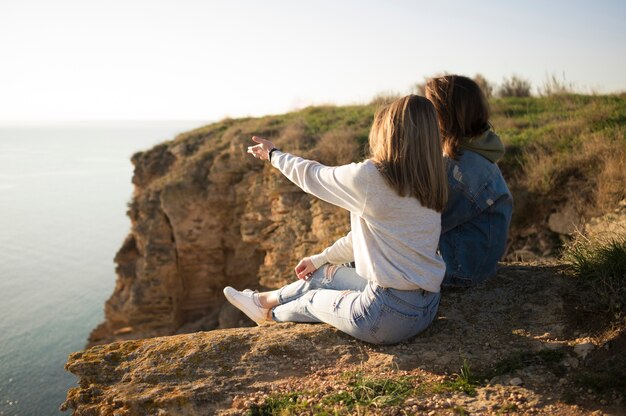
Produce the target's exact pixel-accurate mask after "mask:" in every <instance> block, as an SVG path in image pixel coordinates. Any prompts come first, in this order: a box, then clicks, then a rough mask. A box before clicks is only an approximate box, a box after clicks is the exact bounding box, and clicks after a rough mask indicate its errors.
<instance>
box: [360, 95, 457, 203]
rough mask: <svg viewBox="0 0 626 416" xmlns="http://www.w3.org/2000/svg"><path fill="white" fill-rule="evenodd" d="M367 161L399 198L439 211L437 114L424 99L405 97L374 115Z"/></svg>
mask: <svg viewBox="0 0 626 416" xmlns="http://www.w3.org/2000/svg"><path fill="white" fill-rule="evenodd" d="M369 144H370V158H371V159H372V161H373V162H374V163H375V164H376V167H377V168H378V171H379V172H380V173H381V174H382V175H383V177H384V178H385V181H386V182H387V183H388V184H389V185H390V186H391V187H392V188H393V189H395V190H396V192H397V193H398V195H400V196H405V195H409V196H413V197H415V198H417V199H418V200H419V201H420V203H421V204H422V205H423V206H424V207H427V208H430V209H433V210H435V211H437V212H441V211H443V208H444V207H445V205H446V201H447V198H448V182H447V179H446V173H445V167H444V162H443V154H442V151H441V139H440V135H439V127H438V124H437V113H436V111H435V108H434V107H433V105H432V103H431V102H430V101H428V100H427V99H426V98H424V97H420V96H417V95H408V96H406V97H404V98H400V99H399V100H396V101H394V102H392V103H390V104H388V105H386V106H385V107H383V108H381V109H380V110H378V111H377V112H376V115H375V116H374V123H373V125H372V129H371V130H370V135H369Z"/></svg>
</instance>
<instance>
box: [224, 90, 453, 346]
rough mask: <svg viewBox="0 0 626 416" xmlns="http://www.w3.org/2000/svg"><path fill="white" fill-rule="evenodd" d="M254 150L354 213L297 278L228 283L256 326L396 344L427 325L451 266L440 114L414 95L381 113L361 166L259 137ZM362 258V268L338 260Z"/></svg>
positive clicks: (297, 270) (358, 261)
mask: <svg viewBox="0 0 626 416" xmlns="http://www.w3.org/2000/svg"><path fill="white" fill-rule="evenodd" d="M252 140H253V141H254V142H256V143H257V144H256V145H255V146H251V147H249V148H248V153H251V154H252V155H253V156H254V157H256V158H259V159H261V160H269V161H270V163H271V164H272V165H273V166H274V167H275V168H277V169H279V170H280V171H281V172H282V173H283V174H284V175H285V176H286V177H287V178H288V179H289V180H291V181H292V182H293V183H295V184H296V185H297V186H299V187H300V188H302V190H304V191H305V192H307V193H310V194H312V195H314V196H316V197H318V198H320V199H322V200H324V201H326V202H329V203H331V204H334V205H337V206H339V207H342V208H345V209H346V210H348V211H350V222H351V231H350V232H349V233H348V234H347V235H346V236H344V237H342V238H340V239H339V240H337V241H336V242H335V243H334V244H333V245H332V246H330V247H328V248H326V249H325V250H324V251H322V252H321V253H318V254H315V255H312V256H310V257H305V258H303V259H302V260H301V261H300V262H299V263H298V265H297V266H296V268H295V273H296V276H297V277H298V279H299V280H296V281H295V282H293V283H290V284H288V285H286V286H284V287H282V288H280V289H278V290H274V291H271V292H264V293H257V292H253V291H251V290H244V291H242V292H239V291H237V290H235V289H233V288H231V287H226V288H225V289H224V294H225V296H226V298H227V299H228V301H229V302H231V303H232V304H233V305H235V306H236V307H237V308H239V309H240V310H241V311H242V312H244V313H245V314H246V315H247V316H248V317H250V318H251V319H252V320H253V321H255V322H256V323H257V324H261V323H263V322H265V321H272V320H273V321H277V322H325V323H328V324H330V325H332V326H334V327H336V328H337V329H339V330H341V331H343V332H345V333H347V334H349V335H351V336H353V337H355V338H358V339H361V340H363V341H366V342H370V343H375V344H388V343H396V342H401V341H404V340H406V339H407V338H409V337H412V336H414V335H416V334H417V333H419V332H421V331H423V330H424V329H426V328H427V327H428V326H429V325H430V323H431V322H432V321H433V319H434V317H435V314H436V312H437V308H438V306H439V299H440V293H439V291H440V284H441V281H442V279H443V276H444V272H445V264H444V262H443V260H442V258H441V257H440V255H439V254H438V253H437V244H438V241H439V234H440V231H441V226H440V222H441V214H440V213H441V211H442V209H443V208H444V206H445V203H446V198H447V183H446V178H445V170H444V165H443V158H442V150H441V142H440V136H439V129H438V125H437V114H436V112H435V109H434V107H433V105H432V104H431V103H430V102H429V101H428V100H427V99H425V98H424V97H419V96H416V95H410V96H407V97H404V98H401V99H399V100H397V101H395V102H393V103H391V104H389V105H387V106H385V107H383V108H382V109H381V110H379V111H378V112H377V114H376V115H375V117H374V123H373V125H372V128H371V131H370V135H369V144H370V153H371V156H370V158H369V159H366V160H364V161H363V162H361V163H352V164H349V165H344V166H339V167H327V166H324V165H322V164H320V163H318V162H315V161H311V160H305V159H302V158H299V157H296V156H294V155H291V154H289V153H285V152H281V151H279V150H278V149H276V148H275V147H274V145H273V144H272V143H271V142H270V141H268V140H264V139H262V138H259V137H256V136H255V137H253V138H252ZM353 261H354V262H355V263H356V268H351V267H342V266H340V265H341V264H344V263H348V262H353Z"/></svg>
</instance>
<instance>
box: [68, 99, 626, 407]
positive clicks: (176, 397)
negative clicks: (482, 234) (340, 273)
mask: <svg viewBox="0 0 626 416" xmlns="http://www.w3.org/2000/svg"><path fill="white" fill-rule="evenodd" d="M492 109H493V113H494V116H493V119H492V121H493V124H494V126H495V127H496V130H497V131H498V133H499V134H501V136H502V137H503V139H504V141H505V143H506V145H507V155H506V156H505V159H504V160H503V161H502V162H501V163H500V166H501V169H502V170H503V173H504V175H505V177H506V179H507V182H508V183H509V185H510V187H511V190H512V192H513V195H514V198H515V204H516V206H515V211H514V218H513V224H512V229H511V235H510V242H509V248H508V253H507V255H506V260H507V261H509V263H507V264H505V266H504V268H503V269H502V270H501V272H500V273H499V274H498V276H497V277H496V278H494V279H492V280H491V281H489V282H488V283H487V284H486V285H485V286H482V287H478V288H475V289H472V290H469V291H463V292H450V291H448V292H445V293H444V296H443V300H442V304H441V307H440V313H439V316H438V318H437V320H436V322H435V323H434V324H433V325H432V327H431V328H429V329H428V330H427V331H426V332H425V333H423V334H421V335H419V336H417V337H415V338H413V339H411V340H409V341H408V342H406V343H403V344H399V345H396V346H387V347H374V346H370V345H367V344H364V343H361V342H359V341H356V340H354V339H351V338H350V337H348V336H345V335H343V334H341V333H338V332H337V331H335V330H334V329H332V328H330V327H328V326H325V325H295V324H281V325H272V326H266V327H261V328H256V327H255V328H237V329H224V328H229V327H242V326H246V325H250V324H251V322H250V321H249V320H247V319H246V318H245V317H244V316H243V315H241V313H239V312H238V311H237V310H235V309H234V308H232V307H231V306H230V305H228V304H227V303H226V302H225V300H224V299H223V295H222V292H221V291H222V288H223V287H224V286H225V285H231V286H234V287H236V288H240V289H241V288H244V287H249V288H275V287H279V286H280V285H282V284H284V283H286V282H288V281H290V280H291V279H292V278H293V277H292V269H293V267H294V265H295V264H296V263H297V261H298V260H300V258H301V257H303V256H305V255H308V254H311V253H314V252H317V251H319V250H321V249H323V248H324V247H326V246H328V245H329V244H331V243H332V242H333V241H335V239H336V238H338V237H340V236H342V235H343V234H345V232H346V231H347V229H348V215H347V213H345V212H342V211H341V210H339V209H336V208H334V207H332V206H330V205H328V204H325V203H323V202H320V201H317V200H315V199H313V198H310V197H309V196H307V195H306V194H304V193H302V192H301V191H300V190H299V189H298V188H296V187H295V186H293V185H292V184H290V183H289V182H288V181H287V180H286V179H284V178H283V177H281V176H280V175H278V174H277V172H276V171H275V170H273V169H272V168H271V167H270V166H269V165H268V164H266V163H263V162H260V161H258V160H255V159H253V158H251V157H248V155H247V154H246V153H245V150H246V147H247V146H248V145H249V140H250V137H251V136H252V135H253V134H256V135H260V136H264V137H267V138H269V139H271V140H273V141H274V142H275V144H276V145H277V146H278V147H280V148H282V149H284V150H287V151H292V152H295V153H297V154H300V155H302V156H304V157H311V158H315V159H317V160H320V161H321V162H323V163H326V164H329V165H333V164H342V163H347V162H350V161H352V160H359V159H361V158H362V157H363V155H364V154H365V149H364V145H365V144H366V142H367V133H368V130H369V126H370V123H371V119H372V115H373V113H374V110H375V108H374V106H373V105H367V106H352V107H317V108H307V109H304V110H302V111H298V112H294V113H289V114H285V115H279V116H269V117H264V118H258V119H240V120H223V121H221V122H219V123H214V124H211V125H208V126H205V127H202V128H200V129H197V130H194V131H191V132H188V133H184V134H182V135H180V136H178V137H176V138H175V139H174V140H172V141H169V142H166V143H162V144H160V145H158V146H156V147H154V148H152V149H150V150H147V151H145V152H140V153H137V154H136V155H134V156H133V158H132V161H133V164H134V165H135V173H134V176H133V183H134V185H135V191H134V195H133V199H132V201H131V202H130V204H129V210H128V216H129V218H130V220H131V229H130V233H129V235H128V237H127V238H126V240H125V241H124V243H123V245H122V247H121V248H120V250H119V251H118V253H117V255H116V256H115V261H116V264H117V269H116V272H117V282H116V287H115V290H114V293H113V294H112V295H111V297H110V299H109V300H108V301H107V303H106V305H105V321H104V322H103V323H102V324H101V325H99V326H98V327H97V328H96V329H94V331H93V332H92V334H91V336H90V339H89V343H90V344H91V345H95V346H93V347H91V348H89V349H87V350H85V351H82V352H77V353H74V354H72V355H71V356H70V358H69V360H68V363H67V366H66V368H67V370H68V371H70V372H72V373H74V374H75V375H77V376H78V378H79V386H78V387H76V388H74V389H71V390H70V391H69V392H68V397H67V400H66V402H65V403H64V405H63V408H64V409H70V410H73V412H74V414H76V415H109V414H111V415H112V414H115V415H146V414H147V415H163V414H188V415H195V414H198V415H200V414H203V415H204V414H213V413H223V414H242V413H248V414H354V413H357V414H363V413H372V414H421V413H426V414H437V413H442V414H464V412H475V413H478V414H483V413H520V414H528V413H530V414H588V413H590V412H592V411H596V410H600V411H608V412H609V413H620V412H624V411H626V409H624V407H623V402H622V400H623V397H624V395H625V394H626V384H625V383H624V380H626V377H624V374H626V359H625V358H624V357H626V354H624V353H625V352H626V341H625V337H624V327H625V326H626V325H624V322H623V316H622V315H618V316H611V315H610V314H607V311H606V309H605V308H603V307H602V306H598V303H597V302H596V297H597V295H598V293H596V292H594V290H596V289H597V288H596V289H594V290H591V289H589V287H588V286H587V287H586V286H585V285H584V284H580V282H578V283H577V282H576V281H575V280H574V279H573V278H571V277H567V276H565V275H563V274H561V270H562V267H563V266H562V265H559V264H558V263H550V262H554V261H555V259H556V258H558V255H559V254H558V253H559V250H560V249H561V246H562V243H563V242H567V241H568V240H569V239H570V233H571V232H572V231H573V230H574V229H575V227H576V226H580V225H581V224H583V223H584V222H585V221H586V220H587V219H589V218H592V217H597V216H598V215H599V214H603V213H607V212H608V213H610V214H611V215H618V216H620V218H621V221H624V217H625V216H626V212H625V210H626V208H625V207H624V205H625V204H624V203H623V202H622V205H621V208H618V209H617V210H616V211H615V212H614V211H613V210H614V208H615V207H619V206H620V205H619V203H620V201H624V200H625V198H626V186H625V179H624V174H623V172H624V161H625V159H626V130H625V129H624V127H623V126H624V120H626V118H625V117H626V116H625V115H626V96H625V95H619V96H597V97H587V96H571V95H566V96H556V97H544V98H524V99H516V98H514V99H504V100H495V101H494V102H492ZM611 221H613V220H611ZM605 222H606V221H604V222H603V221H600V223H601V224H603V223H605ZM621 227H623V226H621ZM622 229H623V228H622ZM622 254H623V253H622ZM520 259H523V260H528V259H531V260H532V259H542V261H546V260H547V261H548V263H528V262H527V263H514V262H512V261H515V260H520ZM613 289H615V290H617V291H618V292H620V291H621V292H620V293H623V291H622V290H621V289H620V287H614V288H613ZM600 290H603V289H602V288H601V289H600ZM220 328H222V329H220ZM208 330H211V331H209V332H202V331H208ZM175 334H179V335H175ZM181 334H185V335H181ZM164 335H173V336H165V337H164ZM150 337H157V338H150ZM141 338H145V339H141ZM113 341H115V342H113ZM111 342H112V343H111ZM106 343H109V344H107V345H96V344H106ZM464 363H467V364H468V365H469V368H468V367H467V366H464V367H463V369H462V370H461V368H462V366H463V364H464Z"/></svg>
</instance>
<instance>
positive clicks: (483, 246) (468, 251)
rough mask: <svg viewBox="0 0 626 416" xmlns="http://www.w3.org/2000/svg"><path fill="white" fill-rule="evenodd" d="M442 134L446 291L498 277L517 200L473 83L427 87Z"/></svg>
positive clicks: (451, 78) (447, 81) (459, 80)
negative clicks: (445, 187)
mask: <svg viewBox="0 0 626 416" xmlns="http://www.w3.org/2000/svg"><path fill="white" fill-rule="evenodd" d="M426 98H428V99H429V100H430V101H431V102H432V103H433V104H434V106H435V109H436V110H437V115H438V119H439V128H440V130H441V140H442V148H443V152H444V155H445V161H446V171H447V176H448V190H449V197H448V202H447V205H446V208H445V209H444V211H443V213H442V216H441V239H440V241H439V249H440V251H441V255H442V256H443V259H444V260H445V262H446V276H445V279H444V282H443V285H444V286H471V285H474V284H478V283H481V282H483V281H485V280H486V279H487V278H489V277H490V276H492V275H494V274H495V272H496V266H497V263H498V261H499V260H500V259H501V258H502V256H503V255H504V251H505V248H506V241H507V237H508V231H509V225H510V223H511V214H512V212H513V197H512V196H511V193H510V192H509V189H508V187H507V185H506V182H505V180H504V178H503V177H502V173H501V172H500V169H499V168H498V165H497V164H496V162H497V161H498V160H500V159H501V158H502V156H503V155H504V145H503V144H502V141H501V140H500V137H498V135H496V134H495V133H494V132H493V130H492V128H491V124H490V123H489V115H490V111H489V105H488V103H487V99H486V97H485V94H484V93H483V92H482V90H481V89H480V87H479V86H478V84H476V82H474V81H473V80H471V79H470V78H467V77H463V76H459V75H446V76H442V77H437V78H431V79H429V80H428V81H427V83H426Z"/></svg>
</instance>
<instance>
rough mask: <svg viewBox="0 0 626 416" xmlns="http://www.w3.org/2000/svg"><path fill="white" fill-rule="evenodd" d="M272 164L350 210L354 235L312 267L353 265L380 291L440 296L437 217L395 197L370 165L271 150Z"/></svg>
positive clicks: (411, 201) (411, 199) (314, 258)
mask: <svg viewBox="0 0 626 416" xmlns="http://www.w3.org/2000/svg"><path fill="white" fill-rule="evenodd" d="M272 165H273V166H274V167H276V168H278V169H280V171H281V172H282V173H283V174H284V175H285V176H286V177H287V178H289V180H291V181H292V182H293V183H295V184H296V185H298V186H299V187H300V188H302V190H303V191H305V192H307V193H310V194H312V195H314V196H316V197H318V198H320V199H322V200H324V201H326V202H329V203H331V204H333V205H337V206H339V207H342V208H345V209H347V210H348V211H350V224H351V228H352V230H351V231H350V232H349V233H348V234H347V235H346V236H345V237H343V238H340V239H339V240H337V241H336V242H335V243H334V244H333V245H332V246H330V247H328V248H327V249H325V250H324V251H323V252H322V253H320V254H316V255H314V256H311V260H312V261H313V264H314V265H315V267H317V268H319V267H321V266H322V265H323V264H325V263H332V264H342V263H347V262H350V261H355V262H356V272H357V273H358V274H359V275H360V276H362V277H364V278H365V279H367V280H370V281H373V282H376V283H377V284H378V285H380V286H383V287H391V288H394V289H401V290H413V289H417V288H422V289H424V290H427V291H429V292H439V290H440V286H441V281H442V280H443V276H444V273H445V263H444V262H443V260H442V258H441V256H439V254H437V245H438V243H439V234H440V233H441V214H440V213H438V212H436V211H434V210H432V209H429V208H425V207H423V206H422V205H421V204H420V202H419V201H418V200H417V198H415V197H401V196H399V195H398V194H397V192H396V191H395V190H394V189H392V188H391V187H390V186H389V185H388V184H387V183H386V182H385V179H384V178H383V176H382V175H381V174H380V173H379V172H378V170H377V169H376V166H375V165H374V163H373V162H372V161H371V160H365V161H364V162H362V163H352V164H349V165H344V166H339V167H328V166H324V165H322V164H320V163H318V162H315V161H312V160H306V159H302V158H300V157H297V156H293V155H291V154H289V153H284V152H280V151H275V152H273V153H272Z"/></svg>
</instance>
